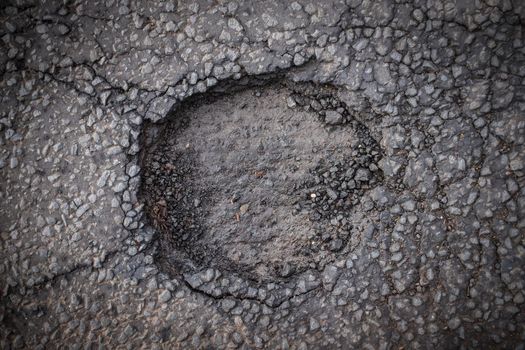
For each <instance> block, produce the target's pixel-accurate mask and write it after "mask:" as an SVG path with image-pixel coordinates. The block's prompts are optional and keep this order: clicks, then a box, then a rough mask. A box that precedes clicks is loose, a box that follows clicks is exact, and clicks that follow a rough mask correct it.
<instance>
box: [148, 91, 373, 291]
mask: <svg viewBox="0 0 525 350" xmlns="http://www.w3.org/2000/svg"><path fill="white" fill-rule="evenodd" d="M143 141H144V142H143V151H142V156H141V159H142V167H143V175H142V176H143V178H142V187H141V191H140V193H141V197H142V199H143V201H144V203H145V208H146V213H147V215H148V217H149V221H150V222H151V224H153V226H154V227H155V228H156V229H157V230H158V231H159V236H160V241H161V242H160V246H161V253H160V254H162V255H163V256H162V261H163V262H164V263H163V264H168V265H170V268H169V269H170V270H171V271H178V272H188V271H196V270H200V269H203V268H207V267H212V268H215V269H217V270H219V271H222V272H224V273H233V274H236V275H239V276H243V277H246V278H249V279H251V280H259V281H268V280H275V279H285V278H288V277H290V276H292V275H294V274H296V273H299V272H301V271H304V270H306V269H319V268H322V266H323V265H324V264H325V263H327V262H328V261H331V260H333V258H334V256H337V255H338V254H344V253H345V252H348V251H349V249H351V248H352V229H353V222H352V217H353V215H352V211H353V210H354V207H355V205H356V204H358V203H359V199H360V197H361V196H362V195H363V193H364V191H366V190H368V189H369V188H371V187H373V186H374V185H375V184H377V183H378V181H380V180H381V178H382V174H381V172H380V170H379V169H378V167H377V162H378V161H379V159H380V152H379V148H378V145H377V143H376V142H375V140H374V139H373V138H372V137H371V136H370V135H369V133H368V130H367V129H366V127H364V126H363V125H362V124H361V123H359V122H357V121H356V120H355V119H354V118H353V117H352V116H351V115H350V114H349V112H348V111H347V110H346V109H345V108H344V105H343V104H341V103H340V102H339V101H338V100H337V99H335V98H334V97H333V94H332V91H331V90H330V89H329V88H326V87H315V88H314V89H312V88H311V86H310V88H303V87H301V86H298V85H290V84H289V83H288V84H282V83H274V84H271V85H267V86H264V87H253V88H249V89H245V90H243V91H241V92H237V93H234V94H228V95H222V96H220V97H217V96H215V97H213V98H201V99H200V100H196V99H195V100H193V102H190V103H188V104H186V105H184V106H182V107H180V108H178V109H177V110H176V111H174V112H173V115H171V116H170V117H169V118H167V120H166V121H165V122H164V123H162V124H149V125H147V126H146V129H145V132H144V139H143Z"/></svg>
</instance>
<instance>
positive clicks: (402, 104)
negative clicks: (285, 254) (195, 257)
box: [0, 0, 525, 349]
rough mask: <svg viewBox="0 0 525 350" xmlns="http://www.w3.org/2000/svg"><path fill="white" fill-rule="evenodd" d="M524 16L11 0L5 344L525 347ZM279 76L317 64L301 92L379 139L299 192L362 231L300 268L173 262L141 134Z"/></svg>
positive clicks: (271, 1)
mask: <svg viewBox="0 0 525 350" xmlns="http://www.w3.org/2000/svg"><path fill="white" fill-rule="evenodd" d="M524 21H525V3H524V2H523V1H521V0H501V1H499V0H482V1H468V0H456V1H446V0H443V1H441V0H429V1H393V0H378V1H371V0H346V1H335V0H323V1H306V0H305V1H299V0H297V1H290V2H288V1H277V0H267V1H248V0H246V1H240V0H239V1H204V0H203V1H178V2H175V1H145V0H142V1H141V0H137V1H129V0H122V1H115V0H106V1H85V0H84V1H82V0H77V1H75V0H73V1H53V0H52V1H45V2H44V1H34V0H7V1H3V2H2V3H1V4H0V38H1V40H0V240H1V249H0V280H1V282H2V283H1V287H0V293H1V299H0V348H2V349H12V348H36V349H44V348H73V349H76V348H86V349H91V348H130V349H133V348H147V349H152V348H154V349H157V348H158V349H161V348H181V349H188V348H206V349H215V348H217V349H223V348H240V349H253V348H268V349H319V348H326V349H333V348H343V349H348V348H355V349H391V348H392V349H398V348H399V349H405V348H410V349H420V348H422V349H427V348H432V349H433V348H438V349H449V348H454V349H456V348H465V349H468V348H498V349H499V348H501V349H523V348H525V304H524V302H525V271H524V269H525V147H524V143H525V84H524V82H525V45H524V40H525V37H524V28H525V27H524ZM268 77H270V78H271V79H272V80H278V81H281V82H288V84H292V85H291V86H295V85H293V84H312V85H311V86H313V91H314V92H313V93H311V94H309V96H310V97H308V98H303V97H301V94H298V95H297V94H296V95H294V94H293V93H292V94H290V95H289V96H285V95H279V94H276V97H275V101H278V102H275V103H277V104H279V105H282V106H284V107H283V108H284V109H283V111H285V112H283V113H317V114H318V115H319V117H320V120H321V121H322V122H324V123H326V124H329V125H328V126H327V127H328V128H336V127H337V125H338V124H340V123H343V122H344V123H346V122H350V121H351V122H352V123H354V124H352V125H354V126H353V127H352V128H353V131H352V132H353V133H356V134H359V133H360V132H361V133H363V130H366V132H365V134H367V135H369V137H370V138H373V140H375V141H374V142H377V145H378V146H377V147H379V149H380V152H379V153H380V154H381V159H380V160H379V161H378V162H377V165H376V164H375V163H371V162H365V163H359V162H357V164H360V165H359V166H360V168H358V169H356V171H355V175H354V172H352V175H351V176H350V175H348V176H350V177H351V178H348V179H345V181H342V180H341V181H339V180H338V179H340V176H342V175H341V173H342V171H341V169H336V170H334V171H333V172H332V171H331V170H329V171H327V173H329V174H328V175H326V179H327V180H326V181H324V180H323V181H324V182H322V183H323V185H325V186H326V188H325V189H323V190H319V191H317V192H312V194H315V196H312V197H311V198H319V199H315V200H314V199H312V200H311V202H305V203H304V205H303V206H302V207H300V208H297V210H298V211H300V210H302V209H304V208H307V209H308V208H314V209H316V210H317V208H324V207H323V205H319V206H317V204H316V203H318V202H316V201H317V200H318V201H320V202H319V203H321V204H323V203H325V202H323V201H326V206H325V207H326V208H327V209H326V210H325V209H323V210H325V212H320V214H319V215H320V217H322V215H325V216H326V217H328V219H327V220H328V221H329V222H330V224H332V225H335V226H337V225H339V224H340V223H342V222H346V221H344V220H347V221H351V222H353V223H354V225H353V226H352V228H351V229H350V228H349V229H348V230H350V231H348V232H349V235H350V236H351V237H353V238H352V239H351V243H350V244H348V245H344V246H343V245H342V243H340V242H339V241H337V242H336V241H335V240H331V241H330V242H329V244H330V247H332V248H334V247H335V248H334V249H332V250H331V253H330V254H331V255H330V256H331V258H330V259H324V260H322V261H323V265H315V266H311V267H309V268H308V269H303V270H301V273H300V274H295V275H294V278H287V276H288V275H289V274H291V273H290V272H289V271H290V269H289V268H288V267H285V268H283V269H281V270H279V274H280V276H284V277H286V278H284V280H283V279H277V278H276V280H275V281H268V280H265V281H264V283H256V284H254V283H251V282H250V281H249V279H248V278H246V276H245V275H242V276H241V275H236V274H235V273H231V274H228V275H227V276H226V275H224V273H223V272H222V271H220V269H217V268H216V266H208V267H206V266H202V267H199V268H196V269H192V270H191V271H183V272H181V273H168V272H167V271H166V269H165V268H164V264H165V262H161V260H162V256H163V255H162V254H163V253H162V251H163V243H162V239H160V237H159V236H160V235H159V232H157V229H156V228H155V225H151V224H150V218H148V214H147V213H146V210H145V203H144V201H143V199H142V198H141V196H140V195H139V189H140V186H141V181H143V178H142V176H143V174H144V171H143V169H141V165H142V164H141V162H140V159H139V155H140V154H141V152H142V151H143V146H144V145H143V143H142V141H141V140H142V136H141V135H144V133H145V129H146V126H147V125H151V124H154V125H158V127H160V128H162V125H164V124H163V123H165V122H166V121H167V120H168V119H169V116H170V115H172V114H173V113H175V114H176V113H177V111H181V110H183V107H184V106H185V104H186V103H190V102H191V101H201V102H200V103H202V104H206V103H207V102H206V101H207V100H206V98H207V96H208V95H210V94H211V93H213V94H219V95H221V94H222V95H225V94H226V95H227V96H230V95H233V96H234V97H233V98H238V97H235V94H238V96H246V97H244V98H245V99H246V101H247V103H252V102H253V101H257V100H258V99H263V100H261V101H264V98H265V95H264V89H272V87H271V85H268V86H266V85H265V86H262V85H261V83H260V80H261V79H262V80H264V79H266V78H268ZM263 85H264V84H263ZM247 86H249V89H255V90H253V91H254V92H253V94H251V95H249V96H248V95H246V92H243V91H244V90H246V89H247ZM324 88H328V89H330V91H331V95H330V96H328V97H326V96H321V95H319V91H322V90H323V89H324ZM249 89H248V90H249ZM257 89H259V90H260V91H263V93H262V95H261V93H260V92H258V91H256V90H257ZM249 91H252V90H249ZM316 91H317V93H318V95H316ZM239 94H241V95H239ZM242 94H244V95H242ZM312 96H313V97H312ZM227 98H229V97H227ZM189 101H190V102H189ZM330 101H336V102H337V103H335V102H330ZM331 103H332V104H331ZM286 108H288V109H289V110H286ZM254 113H255V112H254ZM224 114H225V115H227V114H228V113H224ZM225 118H226V117H225ZM195 119H196V120H198V119H199V118H198V116H197V118H195ZM230 122H231V121H230ZM330 130H331V129H330ZM195 132H196V133H197V135H198V133H199V130H198V128H197V131H195ZM349 132H350V131H349ZM203 135H206V134H204V133H203ZM210 135H211V134H210ZM312 135H313V136H312V137H314V136H315V137H320V136H319V135H318V134H315V135H314V134H312ZM186 137H189V138H191V135H186ZM216 137H226V136H220V135H219V136H216ZM341 137H342V136H341ZM367 137H368V136H367ZM220 140H223V139H220ZM220 140H219V141H220ZM331 142H332V143H333V142H335V141H334V140H331ZM374 144H375V143H374ZM374 147H375V146H374ZM371 151H372V150H371V149H370V150H365V154H364V155H363V156H366V155H367V154H368V153H367V152H369V153H370V152H371ZM293 154H294V155H295V153H293ZM349 154H350V155H351V156H352V157H358V156H359V154H358V153H355V154H353V153H349ZM352 164H353V163H352ZM363 164H366V166H367V167H369V169H368V170H369V171H370V172H375V171H377V172H380V173H381V176H380V177H379V176H378V177H377V179H378V180H377V183H374V185H373V186H368V185H367V184H368V183H365V182H366V181H368V180H369V179H371V178H372V177H371V176H369V175H367V172H368V170H367V169H364V168H362V167H363V166H364V165H363ZM331 166H332V165H331ZM338 166H340V167H343V168H344V169H345V170H346V168H347V167H351V165H349V163H348V164H347V163H343V164H339V165H338ZM361 169H363V170H361ZM365 170H366V171H365ZM323 171H326V169H324V170H323ZM334 174H335V175H334ZM261 176H264V175H261ZM374 179H375V178H374ZM347 180H348V181H347ZM338 181H339V182H338ZM350 181H357V182H356V183H357V184H358V185H360V184H361V182H362V183H364V184H366V185H367V186H368V187H367V186H364V185H363V186H364V187H363V190H362V191H361V188H359V191H358V192H355V193H356V194H357V195H356V198H355V203H353V207H352V212H351V213H350V214H348V215H351V216H349V217H344V216H345V215H346V214H345V215H343V214H344V213H345V212H344V211H343V212H341V213H342V214H341V215H340V216H341V217H339V216H330V215H329V214H330V211H332V210H338V209H336V208H337V206H336V204H334V203H336V202H337V200H338V199H342V198H346V197H345V195H344V194H343V192H348V191H346V189H341V188H339V187H341V186H343V187H345V186H348V183H349V182H350ZM359 181H361V182H359ZM343 182H344V183H345V184H344V185H343V184H342V183H343ZM352 186H353V185H352ZM360 186H361V185H360ZM335 187H338V188H337V189H336V188H335ZM365 187H366V190H365ZM345 188H346V187H345ZM356 191H357V190H356ZM352 193H353V192H352ZM350 197H351V196H350ZM350 197H349V198H350ZM239 204H241V203H239ZM251 208H253V207H251ZM334 208H335V209H334ZM239 210H241V208H239ZM242 210H244V211H247V210H248V209H246V207H244V209H242ZM305 210H306V209H305ZM308 210H310V209H308ZM326 211H328V213H326ZM283 216H284V215H283ZM313 216H314V217H315V215H313ZM332 222H333V223H332ZM356 223H358V224H356ZM288 234H290V235H293V232H292V233H288ZM337 239H340V238H339V236H338V238H337ZM341 241H344V242H346V240H341ZM332 242H336V243H332ZM258 259H261V260H264V259H262V258H261V256H259V257H258ZM269 276H273V275H272V274H269Z"/></svg>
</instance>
